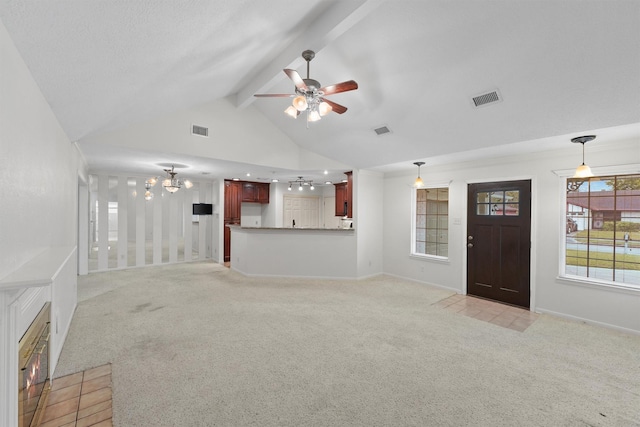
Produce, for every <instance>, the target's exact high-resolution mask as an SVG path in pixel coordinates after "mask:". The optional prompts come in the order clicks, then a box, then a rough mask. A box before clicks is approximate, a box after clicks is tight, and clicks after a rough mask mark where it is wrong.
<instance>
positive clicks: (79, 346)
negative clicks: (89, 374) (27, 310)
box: [56, 262, 640, 427]
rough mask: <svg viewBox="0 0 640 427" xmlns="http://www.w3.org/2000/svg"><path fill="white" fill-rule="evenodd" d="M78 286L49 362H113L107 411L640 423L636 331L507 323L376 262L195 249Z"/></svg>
mask: <svg viewBox="0 0 640 427" xmlns="http://www.w3.org/2000/svg"><path fill="white" fill-rule="evenodd" d="M78 287H79V293H80V294H81V299H82V300H83V301H82V302H81V303H79V305H78V309H77V311H76V315H75V317H74V320H73V323H72V327H71V330H70V332H69V336H68V339H67V341H66V343H65V345H64V348H63V351H62V356H61V359H60V362H59V364H58V367H57V370H56V377H59V376H63V375H66V374H69V373H73V372H77V371H81V370H84V369H88V368H91V367H94V366H99V365H102V364H105V363H112V364H113V366H112V369H113V393H114V394H113V405H114V406H113V412H114V425H116V426H125V427H130V426H145V427H148V426H248V425H256V426H636V425H640V337H637V336H632V335H627V334H623V333H619V332H616V331H612V330H607V329H603V328H598V327H593V326H589V325H585V324H580V323H577V322H572V321H567V320H563V319H558V318H554V317H551V316H547V315H541V316H540V317H539V319H538V320H537V321H536V322H535V323H534V324H533V325H532V326H530V327H529V328H528V329H527V330H526V331H525V332H523V333H521V332H516V331H513V330H510V329H505V328H501V327H499V326H496V325H492V324H490V323H487V322H482V321H479V320H476V319H473V318H469V317H466V316H463V315H459V314H456V313H451V312H449V311H446V310H444V309H441V308H437V307H433V306H432V305H431V304H433V303H434V302H436V301H438V300H440V299H442V298H445V297H447V296H449V295H451V293H450V292H446V291H443V290H439V289H434V288H430V287H427V286H424V285H420V284H417V283H413V282H408V281H403V280H399V279H396V278H390V277H386V276H381V277H378V278H374V279H368V280H363V281H320V280H294V279H257V278H246V277H243V276H241V275H239V274H238V273H235V272H233V271H231V270H229V269H226V268H224V267H222V266H220V265H218V264H213V263H210V262H198V263H190V264H176V265H169V266H158V267H147V268H141V269H131V270H122V271H113V272H104V273H94V274H92V275H89V276H84V277H80V278H79V281H78Z"/></svg>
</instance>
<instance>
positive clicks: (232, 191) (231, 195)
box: [224, 181, 242, 262]
mask: <svg viewBox="0 0 640 427" xmlns="http://www.w3.org/2000/svg"><path fill="white" fill-rule="evenodd" d="M241 208H242V183H241V182H237V181H225V182H224V261H225V262H228V261H230V260H231V230H230V229H229V227H227V225H230V224H233V225H240V210H241Z"/></svg>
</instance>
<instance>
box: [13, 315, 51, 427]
mask: <svg viewBox="0 0 640 427" xmlns="http://www.w3.org/2000/svg"><path fill="white" fill-rule="evenodd" d="M50 306H51V304H50V303H46V304H45V305H44V307H42V309H41V310H40V312H39V313H38V315H37V316H36V318H35V319H34V320H33V322H32V323H31V325H30V326H29V329H27V331H26V332H25V334H24V335H23V336H22V339H21V340H20V343H19V345H18V348H19V353H18V426H19V427H34V426H37V425H38V424H39V422H40V418H41V417H42V415H43V413H44V408H45V406H46V404H47V397H48V394H49V337H50V330H49V324H50V319H51V314H50V311H51V308H50Z"/></svg>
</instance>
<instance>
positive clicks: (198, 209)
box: [193, 203, 213, 215]
mask: <svg viewBox="0 0 640 427" xmlns="http://www.w3.org/2000/svg"><path fill="white" fill-rule="evenodd" d="M193 214H194V215H212V214H213V205H212V204H211V203H194V204H193Z"/></svg>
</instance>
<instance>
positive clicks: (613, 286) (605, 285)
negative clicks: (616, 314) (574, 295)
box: [556, 276, 640, 295]
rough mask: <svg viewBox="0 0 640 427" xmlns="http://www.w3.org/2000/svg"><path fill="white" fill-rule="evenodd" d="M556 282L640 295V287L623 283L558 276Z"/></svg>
mask: <svg viewBox="0 0 640 427" xmlns="http://www.w3.org/2000/svg"><path fill="white" fill-rule="evenodd" d="M556 280H557V281H558V282H561V283H564V284H567V285H574V286H583V287H587V288H594V289H600V290H606V291H613V292H619V293H624V294H632V295H640V287H639V286H636V285H626V284H622V283H614V282H605V281H601V280H593V279H588V278H586V277H579V276H558V277H556Z"/></svg>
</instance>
